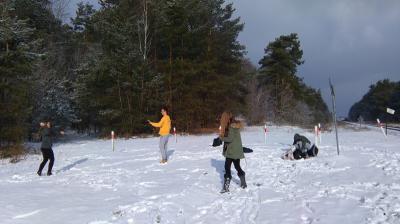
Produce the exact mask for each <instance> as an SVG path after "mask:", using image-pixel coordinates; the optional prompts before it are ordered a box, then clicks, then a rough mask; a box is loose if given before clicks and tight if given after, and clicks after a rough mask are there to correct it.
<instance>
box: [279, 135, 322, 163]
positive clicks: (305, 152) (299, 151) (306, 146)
mask: <svg viewBox="0 0 400 224" xmlns="http://www.w3.org/2000/svg"><path fill="white" fill-rule="evenodd" d="M317 154H318V148H317V146H315V145H314V144H313V145H311V142H310V140H308V138H306V137H305V136H303V135H299V134H295V135H294V137H293V146H292V148H291V149H290V150H289V151H287V152H286V153H285V154H284V155H282V159H290V160H298V159H307V158H309V157H314V156H317Z"/></svg>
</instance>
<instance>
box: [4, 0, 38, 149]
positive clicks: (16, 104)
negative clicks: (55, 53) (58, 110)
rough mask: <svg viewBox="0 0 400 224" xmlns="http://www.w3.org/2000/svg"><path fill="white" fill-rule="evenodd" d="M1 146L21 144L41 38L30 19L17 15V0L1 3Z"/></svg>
mask: <svg viewBox="0 0 400 224" xmlns="http://www.w3.org/2000/svg"><path fill="white" fill-rule="evenodd" d="M0 20H1V23H0V124H1V125H0V148H2V147H3V146H4V147H8V146H9V145H12V144H15V143H19V142H20V141H21V140H23V137H24V135H25V133H26V129H27V123H26V119H27V118H28V116H29V112H30V107H29V101H28V99H29V98H28V87H29V81H28V79H29V77H30V76H31V75H32V62H33V61H34V59H35V58H37V57H38V55H37V54H36V53H35V51H34V50H35V48H36V45H37V41H36V40H34V39H33V38H32V36H33V33H34V29H33V28H31V27H30V26H29V24H28V21H27V20H20V19H19V18H18V17H17V16H15V2H14V1H6V2H3V3H1V4H0Z"/></svg>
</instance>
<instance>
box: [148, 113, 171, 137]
mask: <svg viewBox="0 0 400 224" xmlns="http://www.w3.org/2000/svg"><path fill="white" fill-rule="evenodd" d="M150 124H151V125H152V126H154V127H156V128H160V131H159V132H158V134H160V135H161V136H165V135H169V132H170V131H171V118H170V117H169V116H168V115H165V116H163V117H162V118H161V120H160V122H158V123H155V122H150Z"/></svg>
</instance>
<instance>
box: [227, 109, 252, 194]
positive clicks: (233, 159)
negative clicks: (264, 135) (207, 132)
mask: <svg viewBox="0 0 400 224" xmlns="http://www.w3.org/2000/svg"><path fill="white" fill-rule="evenodd" d="M241 127H242V125H241V123H240V122H238V121H236V120H234V119H233V116H232V114H231V113H229V112H224V113H223V114H222V116H221V133H220V138H221V140H222V141H223V142H224V146H223V152H222V154H223V156H224V157H225V175H224V185H223V189H222V191H221V193H224V192H228V191H229V185H230V181H231V179H232V174H231V165H232V163H233V165H234V167H235V169H236V171H237V174H238V176H239V178H240V187H242V188H246V187H247V184H246V180H245V172H244V171H243V170H242V168H241V167H240V159H244V153H243V145H242V139H241V136H240V128H241Z"/></svg>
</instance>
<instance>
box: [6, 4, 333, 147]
mask: <svg viewBox="0 0 400 224" xmlns="http://www.w3.org/2000/svg"><path fill="white" fill-rule="evenodd" d="M54 4H55V3H54V2H50V1H48V0H5V1H2V2H1V3H0V22H1V23H0V124H1V126H0V149H1V151H5V150H7V149H9V148H12V147H15V146H18V145H20V144H21V143H23V142H26V141H32V140H34V138H35V135H34V133H36V132H37V130H38V128H39V123H40V122H41V121H44V120H49V121H51V122H52V123H53V124H54V126H55V128H57V129H63V130H64V129H68V130H74V131H76V132H78V133H86V134H91V135H95V136H105V135H107V134H109V133H110V131H111V130H114V131H116V133H118V134H119V136H125V137H127V136H132V135H137V134H142V133H153V128H152V127H150V126H149V125H148V124H147V122H146V120H158V119H159V118H160V108H161V107H162V106H167V107H168V108H169V111H170V115H171V118H172V125H173V126H174V127H176V128H177V130H178V131H180V132H189V133H190V132H194V131H196V130H201V129H206V128H215V127H217V126H218V121H219V116H220V115H221V113H222V112H223V111H226V110H229V111H232V112H233V113H234V114H236V115H237V116H240V117H243V118H244V119H245V120H246V122H247V123H248V124H252V125H254V124H263V123H265V122H274V123H276V124H293V125H303V126H310V125H314V124H315V123H316V122H321V123H322V122H328V121H329V119H330V113H329V110H328V108H327V106H326V104H325V102H324V101H323V99H322V97H321V93H320V90H316V89H313V88H311V87H309V86H307V85H306V84H305V83H304V82H303V79H302V78H301V77H299V76H298V74H297V68H298V66H301V65H302V64H303V63H305V61H304V60H303V50H302V49H301V43H300V37H299V36H298V35H297V34H296V33H291V34H282V35H281V36H279V37H276V39H275V40H274V41H271V42H270V43H268V45H267V46H265V49H264V52H265V55H264V56H263V58H260V60H259V63H258V65H255V64H253V63H252V62H250V60H249V59H247V58H246V48H245V46H244V45H242V44H241V43H240V42H239V41H238V35H239V34H240V32H241V31H242V30H243V28H244V24H243V23H242V22H241V20H240V17H235V16H234V12H235V8H234V5H233V4H228V3H226V2H225V1H224V0H102V1H99V4H100V8H99V9H95V8H94V7H93V6H92V5H89V4H84V3H79V4H78V6H77V10H76V15H74V16H73V18H71V19H70V20H69V22H64V21H63V19H62V14H63V13H62V7H57V5H54ZM57 9H58V10H57Z"/></svg>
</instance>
